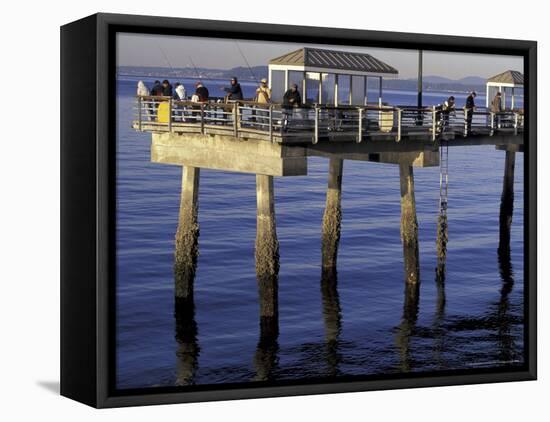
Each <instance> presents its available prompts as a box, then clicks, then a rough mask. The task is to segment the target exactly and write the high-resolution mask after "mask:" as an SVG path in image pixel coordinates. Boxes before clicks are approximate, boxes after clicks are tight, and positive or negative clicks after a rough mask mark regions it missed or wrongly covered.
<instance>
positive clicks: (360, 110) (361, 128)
mask: <svg viewBox="0 0 550 422" xmlns="http://www.w3.org/2000/svg"><path fill="white" fill-rule="evenodd" d="M362 140H363V109H362V108H359V129H358V133H357V143H360V142H361V141H362Z"/></svg>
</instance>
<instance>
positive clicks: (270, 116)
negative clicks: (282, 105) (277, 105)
mask: <svg viewBox="0 0 550 422" xmlns="http://www.w3.org/2000/svg"><path fill="white" fill-rule="evenodd" d="M268 123H269V140H270V141H271V142H273V104H269V121H268Z"/></svg>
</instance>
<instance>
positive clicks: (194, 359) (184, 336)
mask: <svg viewBox="0 0 550 422" xmlns="http://www.w3.org/2000/svg"><path fill="white" fill-rule="evenodd" d="M174 316H175V320H176V341H177V343H178V348H177V351H176V356H177V363H176V385H190V384H193V382H194V379H195V373H196V370H197V363H198V358H199V352H200V349H199V345H198V341H197V334H198V330H197V322H196V321H195V303H194V300H193V297H192V296H191V297H187V298H185V299H183V298H177V297H176V302H175V310H174Z"/></svg>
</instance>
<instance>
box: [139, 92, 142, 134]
mask: <svg viewBox="0 0 550 422" xmlns="http://www.w3.org/2000/svg"><path fill="white" fill-rule="evenodd" d="M141 102H142V97H141V95H140V96H139V97H138V128H139V131H140V132H141V107H142V103H141Z"/></svg>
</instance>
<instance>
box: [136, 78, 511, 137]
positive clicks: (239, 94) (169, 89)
mask: <svg viewBox="0 0 550 422" xmlns="http://www.w3.org/2000/svg"><path fill="white" fill-rule="evenodd" d="M220 89H221V90H223V91H224V92H225V96H224V97H223V99H222V98H220V97H211V96H210V92H209V90H208V88H207V87H206V86H205V85H204V84H203V82H202V81H198V82H196V83H195V91H194V92H193V94H192V95H191V96H188V94H187V90H186V89H185V86H184V85H183V84H182V83H180V82H176V83H175V84H174V85H173V86H172V84H171V83H170V81H169V80H167V79H165V80H163V81H162V82H161V81H159V80H156V81H154V83H153V85H152V86H151V88H150V89H149V88H148V87H147V86H146V85H145V83H144V82H143V81H139V82H138V87H137V95H138V96H142V97H164V98H166V97H169V98H172V99H174V100H176V101H190V102H193V103H208V102H211V101H213V102H216V103H222V102H223V103H228V102H235V101H242V100H243V99H244V95H243V90H242V87H241V84H240V83H239V81H238V79H237V77H236V76H234V77H232V78H231V79H230V83H229V85H228V86H224V87H221V88H220ZM476 97H477V94H476V92H475V91H472V92H470V93H469V95H468V96H467V98H466V102H465V104H464V118H465V130H466V133H467V134H471V133H472V119H473V114H474V111H475V109H476V104H475V99H476ZM161 101H162V100H160V99H159V101H158V102H157V101H155V100H153V106H152V107H151V108H149V109H148V116H149V119H150V120H156V113H157V109H158V106H159V104H160V102H161ZM253 101H254V102H256V103H258V104H270V103H271V102H272V93H271V89H270V88H269V87H268V83H267V79H266V78H262V79H261V80H260V83H259V85H258V87H257V88H256V91H255V96H254V98H253ZM302 104H303V102H302V97H301V95H300V91H299V90H298V85H297V84H295V83H293V84H291V85H290V88H289V89H288V90H287V91H286V92H285V93H284V95H283V98H282V104H281V112H282V121H281V130H282V131H287V130H288V126H289V121H290V120H291V119H292V116H293V114H294V109H296V108H299V107H302ZM174 109H175V110H176V111H175V115H176V116H179V119H180V120H181V121H186V117H185V116H186V114H185V109H186V108H185V107H184V106H182V105H177V104H176V105H175V106H174ZM178 110H179V111H178ZM455 111H456V99H455V97H454V96H453V95H451V96H450V97H449V98H447V100H446V101H444V102H443V104H441V105H440V106H439V107H438V112H439V113H438V114H439V124H440V130H441V131H445V130H446V129H447V128H448V127H449V122H450V115H451V114H452V113H453V114H454V113H455ZM503 111H504V107H503V104H502V93H501V92H497V93H496V95H495V97H494V98H493V100H492V101H491V105H490V112H491V113H494V115H495V123H496V125H497V126H498V127H500V124H501V122H500V117H499V113H501V112H503ZM191 115H192V113H191ZM253 115H254V116H255V117H254V120H256V121H263V120H265V119H266V118H267V116H266V113H265V111H264V110H257V111H253ZM189 120H190V121H195V120H196V118H193V117H192V116H191V117H189Z"/></svg>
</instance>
